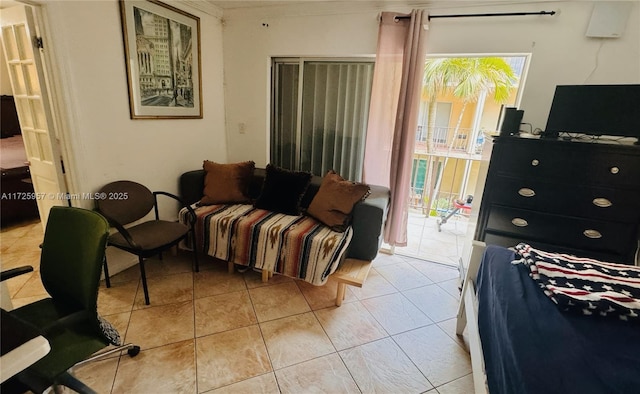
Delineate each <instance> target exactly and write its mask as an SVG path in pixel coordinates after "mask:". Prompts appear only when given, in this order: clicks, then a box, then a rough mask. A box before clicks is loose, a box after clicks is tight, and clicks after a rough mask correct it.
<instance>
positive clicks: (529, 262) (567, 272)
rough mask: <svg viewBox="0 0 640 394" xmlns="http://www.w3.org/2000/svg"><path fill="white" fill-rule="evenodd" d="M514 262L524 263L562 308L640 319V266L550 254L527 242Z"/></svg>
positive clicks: (587, 313)
mask: <svg viewBox="0 0 640 394" xmlns="http://www.w3.org/2000/svg"><path fill="white" fill-rule="evenodd" d="M515 249H516V256H518V257H520V259H519V260H514V261H513V264H524V265H526V266H527V267H528V268H529V270H530V276H531V278H532V279H533V280H534V281H536V282H537V283H538V285H539V286H540V288H541V289H542V290H543V291H544V293H545V294H546V295H547V296H548V297H549V298H550V299H551V300H552V301H553V302H554V303H556V304H557V305H558V306H559V307H560V308H562V310H564V311H570V312H578V313H581V314H583V315H594V316H603V317H607V316H608V317H614V318H618V319H620V320H625V321H634V322H640V318H639V317H638V315H639V314H640V267H636V266H633V265H624V264H614V263H605V262H602V261H598V260H593V259H588V258H579V257H575V256H571V255H567V254H560V253H549V252H545V251H542V250H538V249H534V248H532V247H531V246H530V245H527V244H525V243H521V244H518V246H516V247H515Z"/></svg>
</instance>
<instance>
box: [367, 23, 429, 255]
mask: <svg viewBox="0 0 640 394" xmlns="http://www.w3.org/2000/svg"><path fill="white" fill-rule="evenodd" d="M396 16H406V15H403V14H398V13H392V12H383V13H382V16H381V18H380V30H379V33H378V50H377V54H376V65H375V71H374V75H373V87H372V92H371V105H370V109H369V122H368V123H369V126H368V128H367V140H366V145H365V154H364V170H363V179H364V181H365V182H367V183H371V184H377V185H384V186H388V187H389V188H390V190H391V206H390V209H389V215H388V217H387V222H386V225H385V231H384V241H385V242H386V243H388V244H389V245H391V246H406V245H407V221H408V216H409V214H408V202H409V185H410V180H411V166H412V159H413V150H414V144H415V133H416V128H417V126H418V112H419V105H420V95H421V90H422V78H423V73H424V62H425V55H426V41H427V34H426V33H427V32H426V29H425V28H424V27H423V25H424V24H426V23H427V13H426V12H425V11H419V10H413V11H412V12H411V15H410V16H411V18H410V19H395V17H396Z"/></svg>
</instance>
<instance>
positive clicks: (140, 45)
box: [119, 0, 202, 119]
mask: <svg viewBox="0 0 640 394" xmlns="http://www.w3.org/2000/svg"><path fill="white" fill-rule="evenodd" d="M119 3H120V15H121V19H122V37H123V40H124V51H125V59H126V68H127V83H128V88H129V108H130V112H131V119H189V118H191V119H194V118H195V119H201V118H202V82H201V81H202V79H201V64H200V18H198V17H196V16H194V15H191V14H189V13H187V12H184V11H182V10H180V9H178V8H175V7H172V6H170V5H167V4H164V3H161V2H159V1H157V0H120V1H119Z"/></svg>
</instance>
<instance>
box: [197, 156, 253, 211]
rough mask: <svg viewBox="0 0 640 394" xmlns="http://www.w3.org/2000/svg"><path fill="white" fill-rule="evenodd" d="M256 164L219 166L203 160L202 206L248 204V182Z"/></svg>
mask: <svg viewBox="0 0 640 394" xmlns="http://www.w3.org/2000/svg"><path fill="white" fill-rule="evenodd" d="M255 166H256V164H255V163H254V162H253V161H244V162H242V163H234V164H219V163H215V162H213V161H209V160H205V161H204V163H203V164H202V167H203V168H204V171H205V173H206V174H205V177H204V193H203V194H204V196H203V197H202V199H201V200H200V204H202V205H212V204H225V203H244V202H249V200H250V198H249V181H250V180H251V177H252V176H253V170H254V169H255Z"/></svg>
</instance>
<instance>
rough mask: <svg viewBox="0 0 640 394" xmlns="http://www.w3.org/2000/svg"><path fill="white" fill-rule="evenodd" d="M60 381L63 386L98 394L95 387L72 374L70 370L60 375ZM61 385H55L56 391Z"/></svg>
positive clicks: (83, 393)
mask: <svg viewBox="0 0 640 394" xmlns="http://www.w3.org/2000/svg"><path fill="white" fill-rule="evenodd" d="M58 383H60V384H61V385H63V386H66V387H69V388H70V389H72V390H74V391H75V392H76V393H81V394H97V392H95V391H93V389H92V388H91V387H89V386H87V385H86V384H84V383H83V382H81V381H80V380H79V379H78V378H76V377H75V376H73V375H71V374H70V373H69V372H65V373H63V374H62V375H61V376H60V377H58ZM58 389H59V387H54V390H55V391H56V393H57V392H58Z"/></svg>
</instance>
